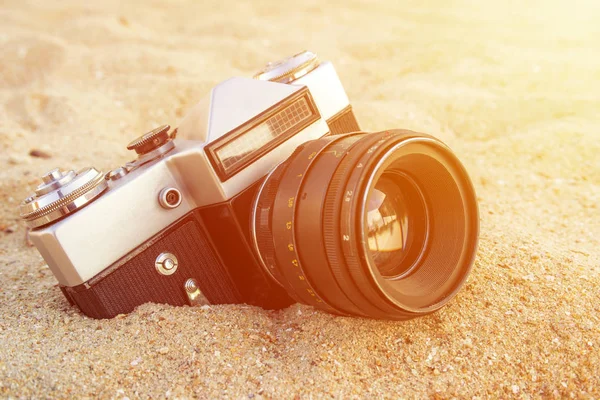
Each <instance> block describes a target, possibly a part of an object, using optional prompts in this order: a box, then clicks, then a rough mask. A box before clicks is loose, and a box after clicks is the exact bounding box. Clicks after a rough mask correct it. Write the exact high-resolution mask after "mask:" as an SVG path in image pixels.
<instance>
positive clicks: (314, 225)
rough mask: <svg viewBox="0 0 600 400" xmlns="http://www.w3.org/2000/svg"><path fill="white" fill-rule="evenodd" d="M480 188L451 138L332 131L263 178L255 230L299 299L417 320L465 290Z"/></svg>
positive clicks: (273, 271) (275, 273)
mask: <svg viewBox="0 0 600 400" xmlns="http://www.w3.org/2000/svg"><path fill="white" fill-rule="evenodd" d="M478 230H479V224H478V211H477V202H476V198H475V192H474V190H473V186H472V184H471V182H470V180H469V177H468V175H467V173H466V171H465V170H464V167H463V166H462V165H461V164H460V162H459V161H458V159H457V158H456V156H454V154H453V153H452V152H451V151H450V150H449V149H448V147H446V146H445V145H444V144H443V143H441V142H440V141H438V140H436V139H435V138H432V137H430V136H427V135H423V134H419V133H416V132H411V131H400V130H393V131H386V132H378V133H372V134H366V133H361V132H358V133H351V134H347V135H333V136H326V137H323V138H321V139H318V140H315V141H311V142H307V143H305V144H303V145H302V146H301V147H300V148H298V149H297V150H296V152H295V153H294V154H293V155H292V156H291V157H290V158H289V159H288V160H286V161H285V162H284V163H282V164H280V165H279V166H278V167H277V168H276V169H275V170H274V171H273V172H272V173H271V174H270V175H269V176H268V177H267V178H266V180H265V181H264V183H263V185H262V187H261V189H260V190H259V192H258V194H257V197H256V200H255V208H254V216H253V220H252V231H253V234H254V238H255V248H256V252H257V253H258V255H259V258H260V259H261V261H262V264H263V267H264V268H265V270H266V271H268V272H269V274H270V275H271V276H272V277H273V278H274V279H275V280H276V281H277V282H279V283H280V284H281V285H282V286H283V287H284V288H285V289H286V290H287V292H288V293H289V294H290V295H291V296H292V297H293V298H294V299H296V300H297V301H299V302H302V303H305V304H311V305H314V306H316V307H318V308H320V309H323V310H326V311H329V312H333V313H338V314H345V315H357V316H364V317H371V318H381V319H408V318H412V317H415V316H419V315H423V314H427V313H430V312H433V311H435V310H437V309H439V308H440V307H442V306H443V305H444V304H446V303H447V302H448V301H449V300H450V299H451V298H452V297H454V296H455V295H456V293H457V292H458V290H459V289H460V287H461V286H462V285H463V284H464V282H465V280H466V278H467V276H468V274H469V272H470V269H471V266H472V264H473V261H474V257H475V250H476V245H477V236H478Z"/></svg>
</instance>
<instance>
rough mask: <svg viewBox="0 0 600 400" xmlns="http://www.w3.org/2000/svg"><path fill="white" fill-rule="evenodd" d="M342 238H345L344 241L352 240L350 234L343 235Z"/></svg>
mask: <svg viewBox="0 0 600 400" xmlns="http://www.w3.org/2000/svg"><path fill="white" fill-rule="evenodd" d="M342 239H344V242H349V241H350V235H342Z"/></svg>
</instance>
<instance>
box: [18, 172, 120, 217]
mask: <svg viewBox="0 0 600 400" xmlns="http://www.w3.org/2000/svg"><path fill="white" fill-rule="evenodd" d="M107 188H108V185H107V183H106V181H105V179H104V174H103V173H102V172H100V171H98V170H96V169H95V168H87V169H84V170H81V171H79V172H78V173H75V172H74V171H60V170H59V169H58V168H56V169H53V170H52V171H50V172H48V173H47V174H46V175H44V176H43V177H42V183H41V184H40V185H39V186H38V187H37V189H36V190H35V194H33V195H31V196H29V197H28V198H26V199H25V200H24V201H23V202H22V203H21V205H20V207H19V211H20V214H21V218H22V219H24V220H25V222H26V224H27V225H28V226H29V227H30V228H37V227H40V226H43V225H48V224H50V223H52V222H54V221H56V220H58V219H59V218H62V217H64V216H65V215H68V214H71V213H73V212H75V211H77V210H79V209H80V208H81V207H83V206H85V205H86V204H88V203H89V202H91V201H92V200H94V199H95V198H96V197H98V196H99V195H100V194H102V192H104V191H105V190H106V189H107Z"/></svg>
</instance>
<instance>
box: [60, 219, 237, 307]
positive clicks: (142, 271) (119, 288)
mask: <svg viewBox="0 0 600 400" xmlns="http://www.w3.org/2000/svg"><path fill="white" fill-rule="evenodd" d="M140 248H145V250H143V251H141V252H139V254H136V255H135V256H134V257H132V258H130V259H127V258H125V260H126V261H125V262H121V263H120V264H119V263H116V264H115V265H113V266H111V267H109V268H107V269H106V270H105V272H103V273H101V274H99V275H98V276H96V277H94V278H93V279H92V280H90V281H88V282H87V283H86V284H84V285H79V286H75V287H61V290H62V291H63V293H64V294H65V296H66V297H67V299H68V300H69V301H70V302H71V303H73V304H75V305H77V306H78V307H79V308H80V309H81V311H82V312H83V313H84V314H86V315H87V316H89V317H92V318H112V317H114V316H116V315H117V314H124V313H128V312H131V311H133V309H135V308H136V307H137V306H139V305H141V304H144V303H147V302H153V303H163V304H171V305H175V306H180V305H185V304H187V295H186V292H185V289H184V284H185V282H186V281H187V280H188V279H189V278H194V279H195V280H196V281H197V282H198V285H199V287H200V290H201V291H202V293H203V295H204V296H205V297H206V298H207V299H208V301H209V302H210V303H212V304H223V303H239V302H240V295H239V294H238V292H237V290H236V288H235V285H234V283H233V281H232V280H231V277H230V276H229V274H228V272H227V270H226V269H225V267H224V266H223V265H222V263H221V262H220V260H219V258H218V257H217V256H216V254H215V252H214V250H213V248H212V246H211V244H210V241H209V239H208V236H207V235H206V233H205V231H204V228H203V226H202V224H201V222H200V221H199V220H198V219H197V218H196V217H195V215H194V214H190V215H188V216H187V217H184V218H183V219H182V220H180V221H179V222H177V223H175V224H174V225H173V226H172V227H171V228H170V229H168V230H167V231H166V232H165V233H163V234H161V235H159V236H157V237H155V238H153V239H150V240H149V241H148V242H146V243H144V244H142V245H141V246H140ZM138 251H139V250H138ZM164 252H168V253H171V254H173V255H175V257H176V258H177V261H178V266H177V270H176V271H175V273H173V274H172V275H162V274H161V273H159V272H158V271H157V270H156V267H155V261H156V258H157V257H158V256H159V255H160V254H161V253H164Z"/></svg>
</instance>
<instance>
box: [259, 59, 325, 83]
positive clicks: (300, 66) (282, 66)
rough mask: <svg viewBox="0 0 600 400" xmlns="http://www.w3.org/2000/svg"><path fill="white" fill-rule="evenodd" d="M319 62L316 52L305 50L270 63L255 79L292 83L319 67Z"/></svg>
mask: <svg viewBox="0 0 600 400" xmlns="http://www.w3.org/2000/svg"><path fill="white" fill-rule="evenodd" d="M319 63H320V61H319V59H318V58H317V55H316V54H315V53H312V52H310V51H303V52H301V53H298V54H295V55H293V56H291V57H288V58H284V59H283V60H280V61H276V62H272V63H271V62H270V63H268V64H267V65H266V66H265V68H263V70H262V71H260V72H259V73H257V74H256V75H254V79H260V80H263V81H273V82H280V83H290V82H293V81H295V80H296V79H299V78H301V77H303V76H304V75H306V74H308V73H309V72H310V71H312V70H314V69H315V68H317V67H318V66H319Z"/></svg>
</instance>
